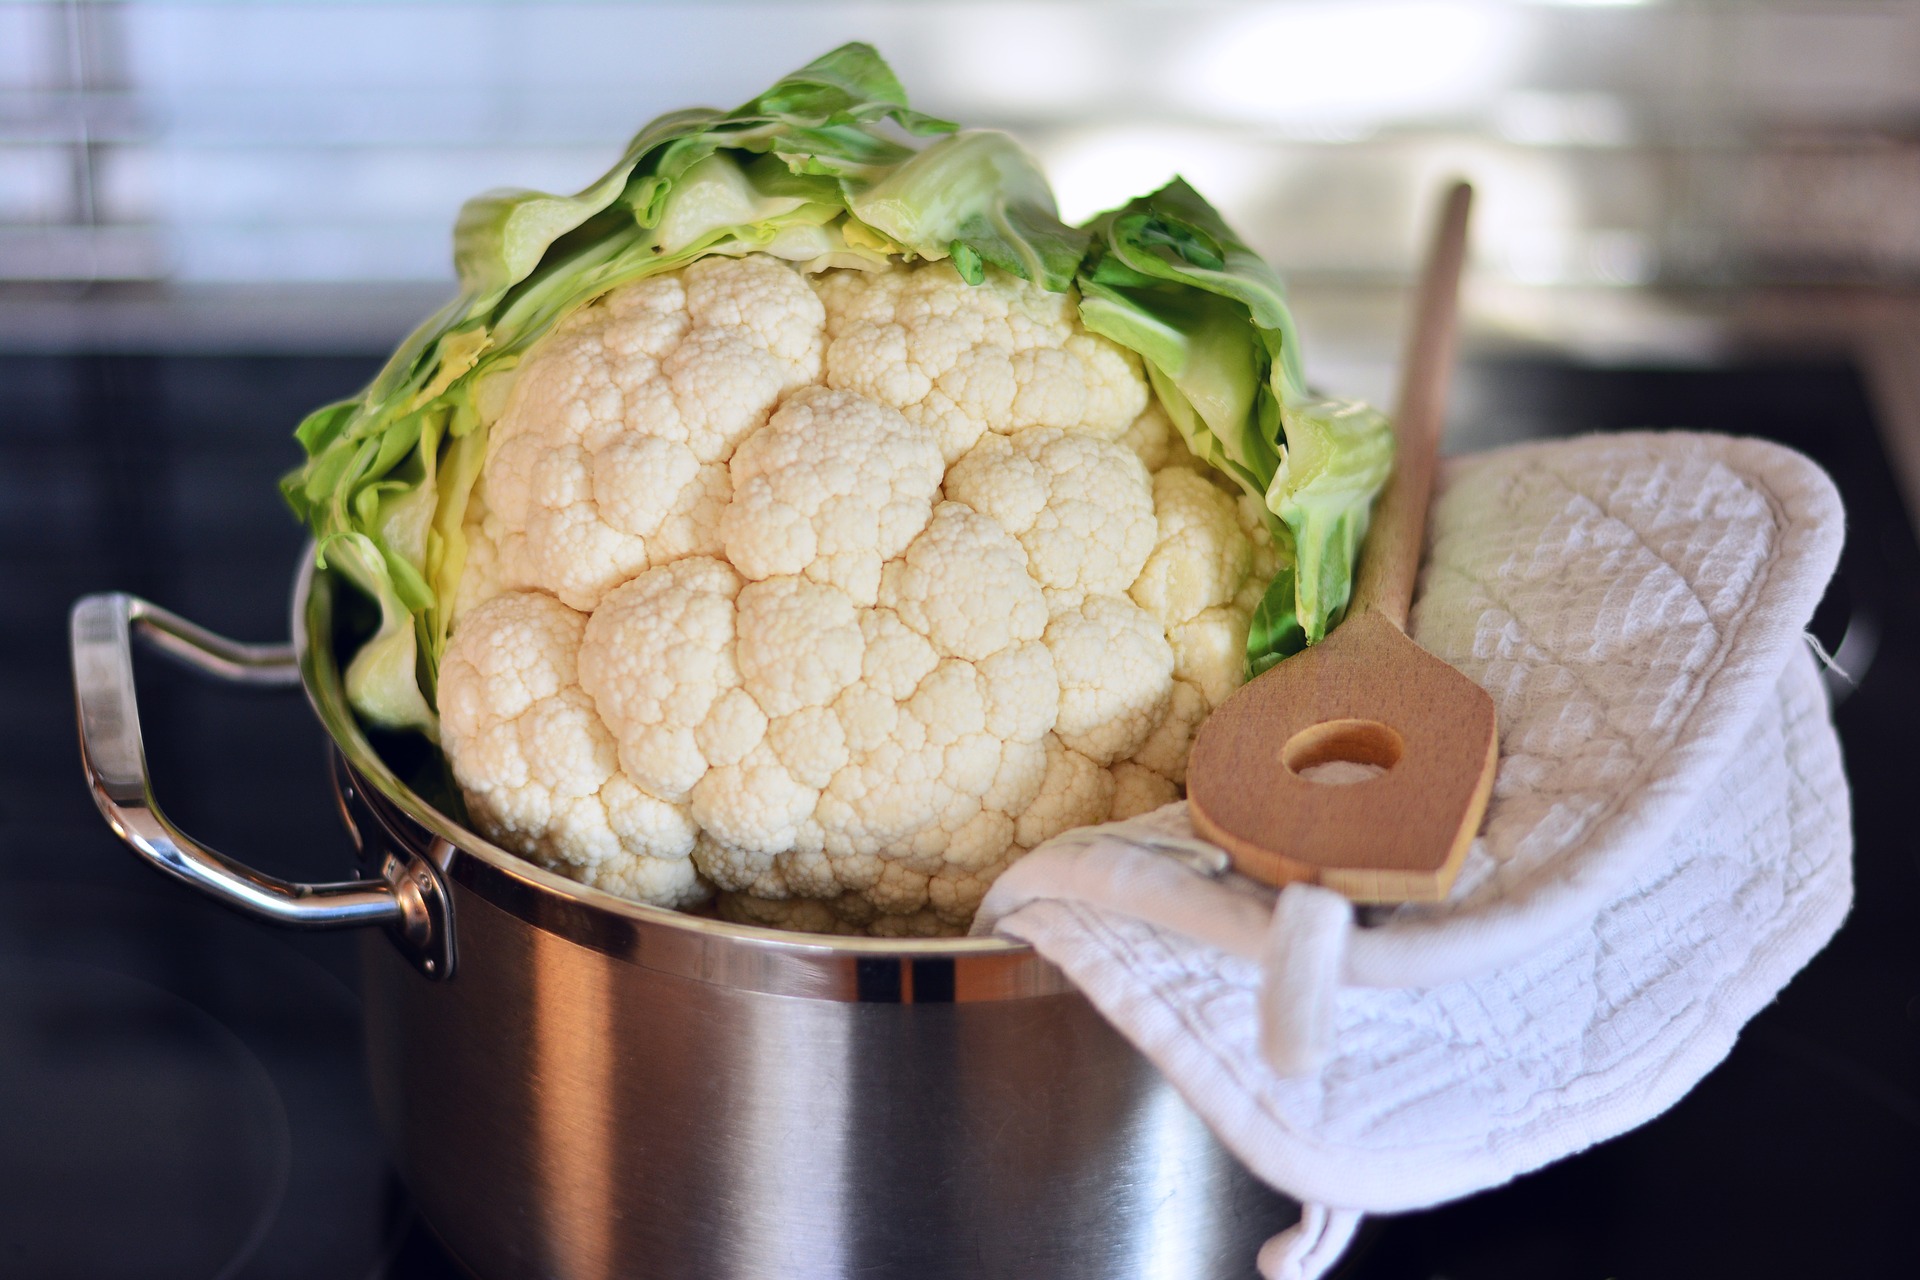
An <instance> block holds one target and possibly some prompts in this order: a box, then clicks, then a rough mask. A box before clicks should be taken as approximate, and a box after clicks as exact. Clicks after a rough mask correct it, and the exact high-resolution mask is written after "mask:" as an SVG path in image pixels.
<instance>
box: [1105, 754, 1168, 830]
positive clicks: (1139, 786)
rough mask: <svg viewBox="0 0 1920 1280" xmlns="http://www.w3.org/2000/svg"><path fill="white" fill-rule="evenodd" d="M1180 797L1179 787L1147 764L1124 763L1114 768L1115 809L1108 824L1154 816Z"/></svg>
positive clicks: (1108, 816)
mask: <svg viewBox="0 0 1920 1280" xmlns="http://www.w3.org/2000/svg"><path fill="white" fill-rule="evenodd" d="M1179 798H1180V788H1179V787H1177V786H1175V785H1174V784H1173V782H1172V781H1170V780H1169V779H1167V778H1163V777H1161V776H1160V775H1159V774H1157V773H1155V772H1154V771H1153V770H1151V769H1149V768H1147V767H1146V766H1144V765H1139V764H1135V763H1134V762H1133V761H1131V760H1122V761H1121V762H1120V763H1119V764H1116V765H1115V766H1113V810H1112V812H1110V813H1109V814H1108V815H1107V820H1108V821H1109V822H1121V821H1124V820H1125V819H1127V818H1137V817H1139V816H1140V815H1141V814H1143V813H1152V812H1153V811H1154V810H1155V809H1158V808H1159V807H1160V806H1161V805H1163V804H1172V803H1173V802H1174V801H1175V800H1178V799H1179Z"/></svg>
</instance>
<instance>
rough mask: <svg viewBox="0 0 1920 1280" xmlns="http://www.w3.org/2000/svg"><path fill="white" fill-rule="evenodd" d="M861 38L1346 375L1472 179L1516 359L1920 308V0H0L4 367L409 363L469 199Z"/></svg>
mask: <svg viewBox="0 0 1920 1280" xmlns="http://www.w3.org/2000/svg"><path fill="white" fill-rule="evenodd" d="M854 38H863V39H869V40H871V41H873V42H874V43H876V44H877V45H878V46H879V47H880V49H881V51H882V52H883V53H884V54H885V55H886V56H887V57H888V58H889V59H890V60H891V61H892V62H893V64H894V66H895V67H896V69H897V70H898V71H899V73H900V76H901V78H902V80H903V81H904V82H905V83H906V84H907V85H908V86H909V88H910V90H911V92H912V94H913V97H914V100H915V103H916V105H918V106H920V107H922V108H924V109H926V110H928V111H931V112H934V113H937V114H941V115H946V116H949V117H952V118H957V119H960V120H963V121H966V122H968V123H972V124H981V125H994V126H999V127H1003V128H1006V129H1010V130H1012V131H1013V132H1015V133H1016V134H1018V135H1019V136H1020V137H1021V138H1022V139H1024V140H1025V141H1026V142H1027V143H1028V145H1029V146H1030V147H1031V148H1032V149H1033V150H1034V151H1035V152H1037V153H1038V154H1039V156H1040V157H1041V159H1042V160H1043V161H1044V163H1045V164H1046V166H1047V168H1048V170H1049V172H1050V173H1051V174H1052V176H1053V179H1054V183H1055V185H1056V187H1057V189H1058V192H1059V197H1060V203H1061V206H1062V210H1063V212H1064V213H1065V214H1066V215H1067V216H1068V217H1069V218H1070V219H1073V218H1078V217H1082V216H1084V215H1086V214H1089V213H1092V212H1094V211H1096V210H1099V209H1101V208H1104V207H1106V206H1108V205H1110V204H1113V203H1116V202H1118V201H1120V200H1122V199H1124V198H1126V197H1127V196H1130V195H1132V194H1135V193H1137V192H1140V191H1143V190H1146V189H1148V188H1150V187H1151V186H1153V185H1155V184H1157V183H1159V182H1160V181H1162V180H1163V179H1165V178H1166V177H1168V176H1169V175H1170V174H1172V173H1174V172H1175V171H1179V172H1182V173H1184V174H1185V175H1186V176H1187V177H1188V178H1189V179H1190V180H1191V181H1193V182H1194V183H1195V184H1196V185H1197V186H1198V187H1200V189H1201V190H1202V191H1203V192H1205V193H1206V194H1207V195H1208V196H1209V197H1210V198H1211V199H1212V200H1213V201H1214V202H1215V203H1216V204H1217V205H1219V206H1220V207H1221V208H1222V209H1223V211H1225V212H1226V214H1227V215H1228V217H1229V218H1230V219H1231V220H1232V221H1233V222H1234V223H1235V224H1237V225H1238V226H1239V227H1240V228H1241V229H1242V230H1243V232H1244V233H1245V234H1246V235H1247V236H1248V237H1249V238H1250V239H1251V240H1252V242H1253V243H1254V245H1255V246H1256V247H1257V248H1259V249H1260V250H1262V251H1263V252H1264V253H1266V254H1267V255H1268V256H1269V257H1270V259H1271V260H1272V261H1274V262H1275V263H1276V264H1277V265H1279V266H1280V267H1281V269H1282V271H1283V272H1284V273H1285V274H1286V275H1287V277H1288V278H1289V280H1290V281H1292V282H1293V284H1294V287H1295V288H1296V290H1297V291H1298V292H1299V293H1300V295H1301V298H1302V307H1303V310H1305V311H1307V312H1308V313H1309V316H1308V319H1309V322H1310V325H1312V324H1318V325H1320V326H1322V327H1325V328H1330V329H1334V330H1336V331H1337V334H1336V337H1334V338H1330V339H1329V342H1331V343H1333V344H1335V345H1336V346H1337V345H1338V344H1339V342H1340V336H1342V335H1346V330H1341V329H1340V328H1339V326H1340V324H1341V322H1342V321H1344V322H1345V324H1346V329H1347V330H1356V329H1357V330H1359V331H1362V332H1364V331H1365V330H1366V329H1368V328H1369V327H1370V326H1369V324H1368V323H1367V319H1366V316H1365V315H1364V307H1363V305H1362V304H1363V303H1364V302H1365V300H1366V298H1367V297H1368V296H1369V294H1370V293H1371V292H1372V291H1376V290H1379V289H1381V288H1391V287H1393V286H1396V285H1398V284H1399V283H1400V282H1402V281H1403V279H1404V278H1405V277H1406V276H1407V274H1408V273H1409V272H1410V270H1411V266H1412V263H1413V259H1414V255H1415V253H1416V241H1417V239H1418V232H1417V229H1418V228H1420V227H1422V226H1424V207H1423V205H1424V202H1425V201H1426V200H1428V199H1429V198H1431V196H1432V194H1433V192H1434V191H1435V189H1436V188H1437V185H1438V183H1439V181H1440V180H1441V178H1442V177H1443V176H1445V175H1447V174H1450V173H1455V172H1458V173H1464V174H1466V175H1468V176H1469V177H1471V178H1473V179H1474V180H1475V181H1476V182H1477V183H1478V184H1479V186H1480V189H1481V193H1482V202H1481V206H1480V209H1479V211H1478V215H1477V218H1478V223H1477V240H1476V244H1475V271H1476V285H1477V287H1476V291H1475V297H1474V300H1473V309H1474V312H1475V315H1476V319H1477V322H1478V324H1479V325H1481V326H1482V327H1483V328H1488V329H1491V330H1493V331H1497V332H1505V333H1510V334H1512V335H1514V336H1516V337H1519V338H1522V339H1533V340H1544V341H1551V342H1556V343H1560V344H1563V345H1572V346H1574V347H1576V348H1579V349H1583V350H1586V351H1588V352H1591V353H1593V354H1597V355H1602V356H1605V355H1608V354H1609V353H1611V354H1614V355H1616V356H1617V355H1621V354H1623V353H1624V354H1626V355H1630V356H1632V357H1634V358H1648V357H1656V358H1667V359H1672V360H1681V361H1684V360H1692V359H1699V358H1702V357H1703V355H1706V354H1711V351H1710V349H1711V348H1712V347H1713V344H1714V343H1715V342H1716V341H1717V340H1719V338H1720V335H1719V334H1718V332H1717V331H1716V330H1715V328H1714V326H1713V325H1711V324H1706V323H1702V322H1701V321H1700V317H1699V315H1698V313H1699V312H1700V311H1701V310H1703V309H1704V310H1707V311H1713V310H1714V301H1715V299H1714V297H1712V296H1709V297H1707V298H1704V299H1703V298H1700V297H1697V296H1696V297H1693V298H1691V299H1688V300H1686V305H1682V302H1681V301H1680V300H1672V301H1669V302H1668V304H1667V305H1656V303H1657V299H1658V297H1659V295H1661V294H1662V293H1665V294H1669V295H1672V294H1678V293H1683V292H1692V293H1694V294H1698V293H1699V292H1701V291H1722V292H1723V293H1724V291H1728V290H1733V289H1744V290H1754V289H1760V288H1780V287H1788V286H1790V287H1793V288H1795V289H1797V290H1800V291H1802V292H1803V293H1805V292H1807V291H1811V290H1822V289H1826V290H1831V289H1853V290H1858V289H1861V288H1870V289H1876V290H1887V289H1909V288H1913V287H1915V286H1917V285H1920V7H1916V6H1915V5H1912V4H1891V3H1845V2H1822V0H1742V2H1740V3H1730V2H1712V0H1671V2H1669V3H1657V2H1645V0H1641V2H1636V0H1563V2H1557V3H1556V2H1541V3H1522V2H1520V0H1430V2H1418V3H1416V2H1403V0H1264V2H1259V3H1198V4H1191V3H1183V4H1175V3H1121V2H1109V3H1099V4H1095V3H1090V2H1077V3H1076V2H1072V0H1052V2H1042V3H1011V2H1006V3H996V2H991V0H987V2H980V3H951V2H946V3H942V2H932V3H891V4H889V3H865V4H802V3H784V4H783V3H728V2H725V0H720V2H710V3H704V4H672V3H631V4H589V5H578V4H533V3H488V4H459V3H427V4H392V3H364V4H362V3H333V4H311V3H308V4H297V3H288V4H278V3H275V4H251V5H245V4H219V3H213V4H209V3H179V2H176V0H145V2H143V0H127V2H123V3H121V2H115V3H105V2H95V0H65V2H58V0H54V2H42V3H24V4H23V3H17V2H10V3H0V282H4V283H0V291H3V292H0V346H5V347H11V348H15V349H19V348H27V347H32V348H41V349H44V348H49V347H75V346H91V347H116V346H118V347H138V348H143V349H154V348H155V347H156V346H165V347H169V348H174V349H202V350H206V349H233V348H239V347H244V348H252V349H260V348H277V349H289V350H302V351H310V350H315V349H322V348H324V349H332V350H362V349H365V350H376V349H380V348H383V347H385V346H387V345H389V344H390V343H391V342H392V340H393V339H394V338H396V337H397V336H398V335H399V333H400V332H402V331H403V330H404V328H405V327H406V326H407V323H408V321H410V320H411V319H413V318H414V317H416V316H418V315H420V314H422V313H423V312H424V310H425V309H426V308H427V307H429V306H430V305H431V304H432V303H433V302H434V301H435V300H436V299H437V298H439V297H440V296H441V295H443V294H445V293H446V292H447V291H448V289H449V287H450V281H451V272H450V268H449V253H448V230H449V227H450V226H451V223H452V219H453V216H454V213H455V210H456V209H457V208H458V206H459V204H460V202H461V201H462V200H463V199H464V198H465V197H467V196H469V195H472V194H474V193H476V192H478V191H481V190H484V189H486V188H489V187H494V186H501V185H510V186H526V187H535V188H540V189H543V190H552V191H569V192H570V191H573V190H575V189H578V188H579V187H581V186H584V185H585V184H586V183H587V182H588V181H590V180H591V179H592V178H594V177H595V176H597V175H598V174H599V173H600V172H601V171H602V170H603V169H604V168H605V167H606V165H607V164H608V163H610V162H611V160H612V159H613V158H614V157H615V156H617V154H618V152H619V149H620V146H621V144H622V142H623V141H624V140H625V138H626V137H627V136H628V135H629V134H630V133H631V132H632V131H633V130H635V129H636V128H637V127H638V126H639V125H640V124H641V123H642V122H644V121H646V120H647V119H649V118H651V117H652V116H654V115H655V114H657V113H659V112H661V111H664V110H667V109H670V108H673V107H678V106H683V105H687V104H689V103H696V102H697V103H707V104H710V105H714V106H728V105H732V104H733V103H735V102H738V101H741V100H743V99H745V98H746V97H747V96H749V95H750V94H752V93H754V92H756V91H757V90H758V89H759V88H761V87H762V86H764V85H765V84H766V83H767V82H768V81H770V80H771V79H772V78H774V77H775V76H777V75H778V74H780V73H781V72H782V71H784V70H786V69H788V68H790V67H792V66H795V65H797V64H799V63H801V62H804V61H806V60H807V59H809V58H811V57H813V56H814V55H816V54H818V53H820V52H822V51H824V50H826V49H828V48H831V47H832V46H834V45H836V44H838V43H840V42H842V41H844V40H848V39H854ZM1329 294H1332V295H1338V296H1340V305H1339V306H1338V307H1334V306H1326V307H1323V306H1319V305H1316V302H1317V300H1318V299H1320V298H1322V297H1323V296H1327V295H1329ZM1720 301H1721V303H1723V304H1724V302H1725V298H1724V296H1722V297H1721V298H1720ZM1803 301H1804V300H1803ZM1831 301H1832V300H1831V299H1830V298H1826V297H1822V298H1819V299H1814V300H1812V301H1811V302H1806V303H1805V304H1806V305H1811V304H1812V302H1817V303H1820V304H1823V305H1825V304H1830V303H1831ZM1356 308H1358V309H1357V310H1356ZM1722 309H1723V310H1724V306H1723V307H1722ZM1371 327H1377V323H1376V324H1375V325H1374V326H1371ZM1346 336H1351V335H1346ZM1336 354H1337V352H1336Z"/></svg>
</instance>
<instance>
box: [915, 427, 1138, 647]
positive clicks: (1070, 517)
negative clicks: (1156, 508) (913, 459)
mask: <svg viewBox="0 0 1920 1280" xmlns="http://www.w3.org/2000/svg"><path fill="white" fill-rule="evenodd" d="M946 493H947V497H949V498H951V499H953V500H954V501H956V502H964V503H966V504H967V505H968V506H970V507H972V508H973V509H974V510H975V511H978V512H980V513H981V514H983V515H989V516H992V517H993V518H994V519H995V520H997V521H999V522H1000V525H1001V527H1002V528H1004V529H1005V530H1006V531H1007V532H1008V533H1011V534H1012V535H1013V536H1014V537H1015V538H1017V539H1019V541H1020V545H1021V546H1022V547H1023V548H1025V550H1026V553H1027V571H1028V572H1029V573H1031V574H1032V575H1033V577H1034V578H1035V579H1037V580H1038V581H1039V583H1040V585H1041V586H1042V587H1044V588H1045V589H1046V593H1047V603H1048V605H1049V606H1050V607H1051V608H1053V609H1055V610H1056V611H1057V610H1059V609H1063V608H1073V607H1075V606H1077V605H1078V604H1079V603H1080V602H1081V601H1082V600H1084V599H1086V598H1087V597H1088V596H1089V595H1122V594H1125V592H1126V590H1127V588H1128V587H1130V586H1132V585H1133V580H1134V579H1135V578H1137V577H1139V576H1140V569H1141V566H1143V565H1145V564H1146V562H1147V556H1148V554H1149V553H1150V552H1151V551H1152V550H1153V544H1154V533H1155V521H1154V513H1153V491H1152V488H1151V482H1150V480H1149V478H1148V475H1147V470H1146V468H1145V467H1144V466H1142V465H1141V464H1140V460H1139V459H1138V458H1137V457H1135V456H1134V455H1133V453H1132V452H1131V451H1129V450H1128V449H1127V448H1126V447H1125V446H1124V445H1120V444H1115V443H1112V442H1110V441H1105V440H1098V439H1094V438H1092V437H1090V436H1082V435H1074V434H1071V433H1069V432H1065V431H1061V430H1060V429H1059V428H1057V427H1036V428H1034V429H1033V430H1031V431H1022V432H1019V433H1017V434H1015V435H1013V436H1011V437H1009V436H998V435H992V436H987V437H985V438H984V439H982V440H981V441H980V443H979V444H977V445H975V446H974V447H973V448H972V449H971V450H969V451H968V452H967V454H966V456H964V457H962V458H961V459H960V460H959V461H958V462H956V463H954V464H953V469H952V470H951V471H949V472H948V473H947V481H946Z"/></svg>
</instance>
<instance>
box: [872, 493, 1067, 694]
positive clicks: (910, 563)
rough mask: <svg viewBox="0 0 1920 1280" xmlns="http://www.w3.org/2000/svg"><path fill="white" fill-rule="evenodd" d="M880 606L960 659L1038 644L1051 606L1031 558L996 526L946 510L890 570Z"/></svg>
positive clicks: (950, 506) (964, 511)
mask: <svg viewBox="0 0 1920 1280" xmlns="http://www.w3.org/2000/svg"><path fill="white" fill-rule="evenodd" d="M880 603H881V604H882V605H884V606H886V607H887V608H890V609H892V610H893V611H894V612H895V613H896V614H898V615H899V616H900V620H901V621H903V622H905V623H906V624H907V625H908V626H909V627H912V628H913V629H914V630H915V631H918V632H919V633H920V634H921V635H923V636H925V637H927V639H929V640H931V641H932V642H933V646H934V648H935V649H937V650H939V651H940V652H941V653H943V654H949V655H951V656H953V657H956V658H976V659H977V658H986V657H990V656H991V655H993V654H995V653H998V652H999V651H1000V650H1002V649H1004V648H1006V647H1007V646H1008V645H1009V644H1012V643H1014V642H1015V641H1019V640H1038V639H1039V638H1040V633H1041V632H1042V631H1043V630H1045V629H1046V625H1047V601H1046V597H1045V596H1043V595H1042V594H1041V592H1040V584H1039V583H1037V582H1035V581H1034V580H1033V577H1032V575H1031V574H1029V573H1028V571H1027V555H1026V552H1025V551H1024V550H1022V549H1021V546H1020V544H1019V543H1017V542H1015V541H1014V540H1013V539H1012V538H1011V537H1009V536H1008V535H1007V531H1006V530H1005V529H1002V528H1001V527H1000V526H999V525H998V524H997V523H995V522H994V521H992V520H990V519H988V518H987V517H985V516H983V515H981V514H979V513H978V512H976V511H974V510H973V509H972V508H970V507H965V506H962V505H961V504H960V503H957V502H943V503H941V504H940V505H939V506H938V507H936V508H934V512H933V520H932V521H931V522H930V523H929V524H928V525H927V527H926V530H925V531H924V532H923V533H921V535H920V536H919V537H918V538H915V539H914V540H913V545H912V546H910V547H908V548H907V553H906V555H904V556H903V557H901V558H900V559H898V560H895V561H894V562H893V563H891V564H889V565H888V566H887V568H886V572H885V573H884V575H883V576H882V578H881V582H880Z"/></svg>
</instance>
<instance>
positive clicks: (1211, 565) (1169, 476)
mask: <svg viewBox="0 0 1920 1280" xmlns="http://www.w3.org/2000/svg"><path fill="white" fill-rule="evenodd" d="M1153 507H1154V512H1155V514H1156V515H1157V516H1158V518H1159V532H1158V537H1157V540H1156V542H1155V544H1154V548H1153V554H1152V555H1150V556H1148V557H1147V563H1146V567H1145V568H1144V569H1142V570H1141V571H1140V577H1139V578H1138V579H1137V580H1135V582H1134V584H1133V589H1132V590H1131V591H1130V592H1129V593H1128V594H1129V595H1130V596H1131V597H1132V598H1133V601H1134V603H1136V604H1138V605H1139V606H1140V607H1141V608H1143V609H1145V610H1146V611H1147V612H1149V613H1151V614H1152V615H1153V616H1154V617H1155V618H1157V619H1159V621H1160V624H1161V626H1163V627H1164V628H1165V629H1166V634H1167V638H1168V640H1169V641H1170V642H1171V643H1172V645H1173V652H1174V674H1176V675H1177V676H1179V677H1180V679H1182V680H1186V681H1190V682H1191V683H1193V684H1195V685H1197V686H1199V688H1200V690H1201V692H1203V693H1205V694H1206V695H1207V705H1208V706H1209V707H1216V706H1219V705H1220V703H1221V702H1223V701H1224V700H1225V699H1226V696H1227V695H1228V694H1229V693H1231V692H1233V690H1234V689H1236V688H1238V687H1239V685H1240V682H1241V679H1242V677H1243V675H1244V669H1245V662H1246V659H1245V656H1244V650H1245V647H1246V639H1247V624H1248V620H1249V618H1250V617H1251V616H1252V606H1253V604H1254V603H1258V599H1259V597H1258V596H1255V597H1254V599H1253V601H1252V602H1249V603H1248V604H1247V605H1246V606H1245V607H1241V606H1240V605H1239V604H1238V603H1237V601H1236V597H1237V596H1238V595H1239V593H1240V590H1241V588H1242V587H1243V586H1244V585H1245V583H1246V582H1247V579H1248V577H1249V575H1250V573H1251V571H1252V568H1253V549H1252V546H1251V544H1250V543H1249V541H1248V539H1247V534H1246V532H1245V531H1244V530H1243V529H1242V528H1241V524H1240V519H1239V514H1238V511H1237V509H1236V508H1235V505H1234V500H1233V499H1232V498H1231V497H1230V496H1228V495H1227V493H1226V492H1225V491H1223V490H1222V489H1221V488H1219V487H1218V486H1217V485H1215V484H1214V483H1213V482H1212V481H1211V480H1210V479H1208V478H1207V477H1206V476H1204V475H1202V474H1200V473H1199V472H1197V471H1189V470H1186V469H1184V468H1178V467H1168V468H1166V469H1165V470H1162V471H1160V472H1159V473H1157V474H1156V475H1155V476H1154V477H1153ZM1263 585H1264V584H1263Z"/></svg>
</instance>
